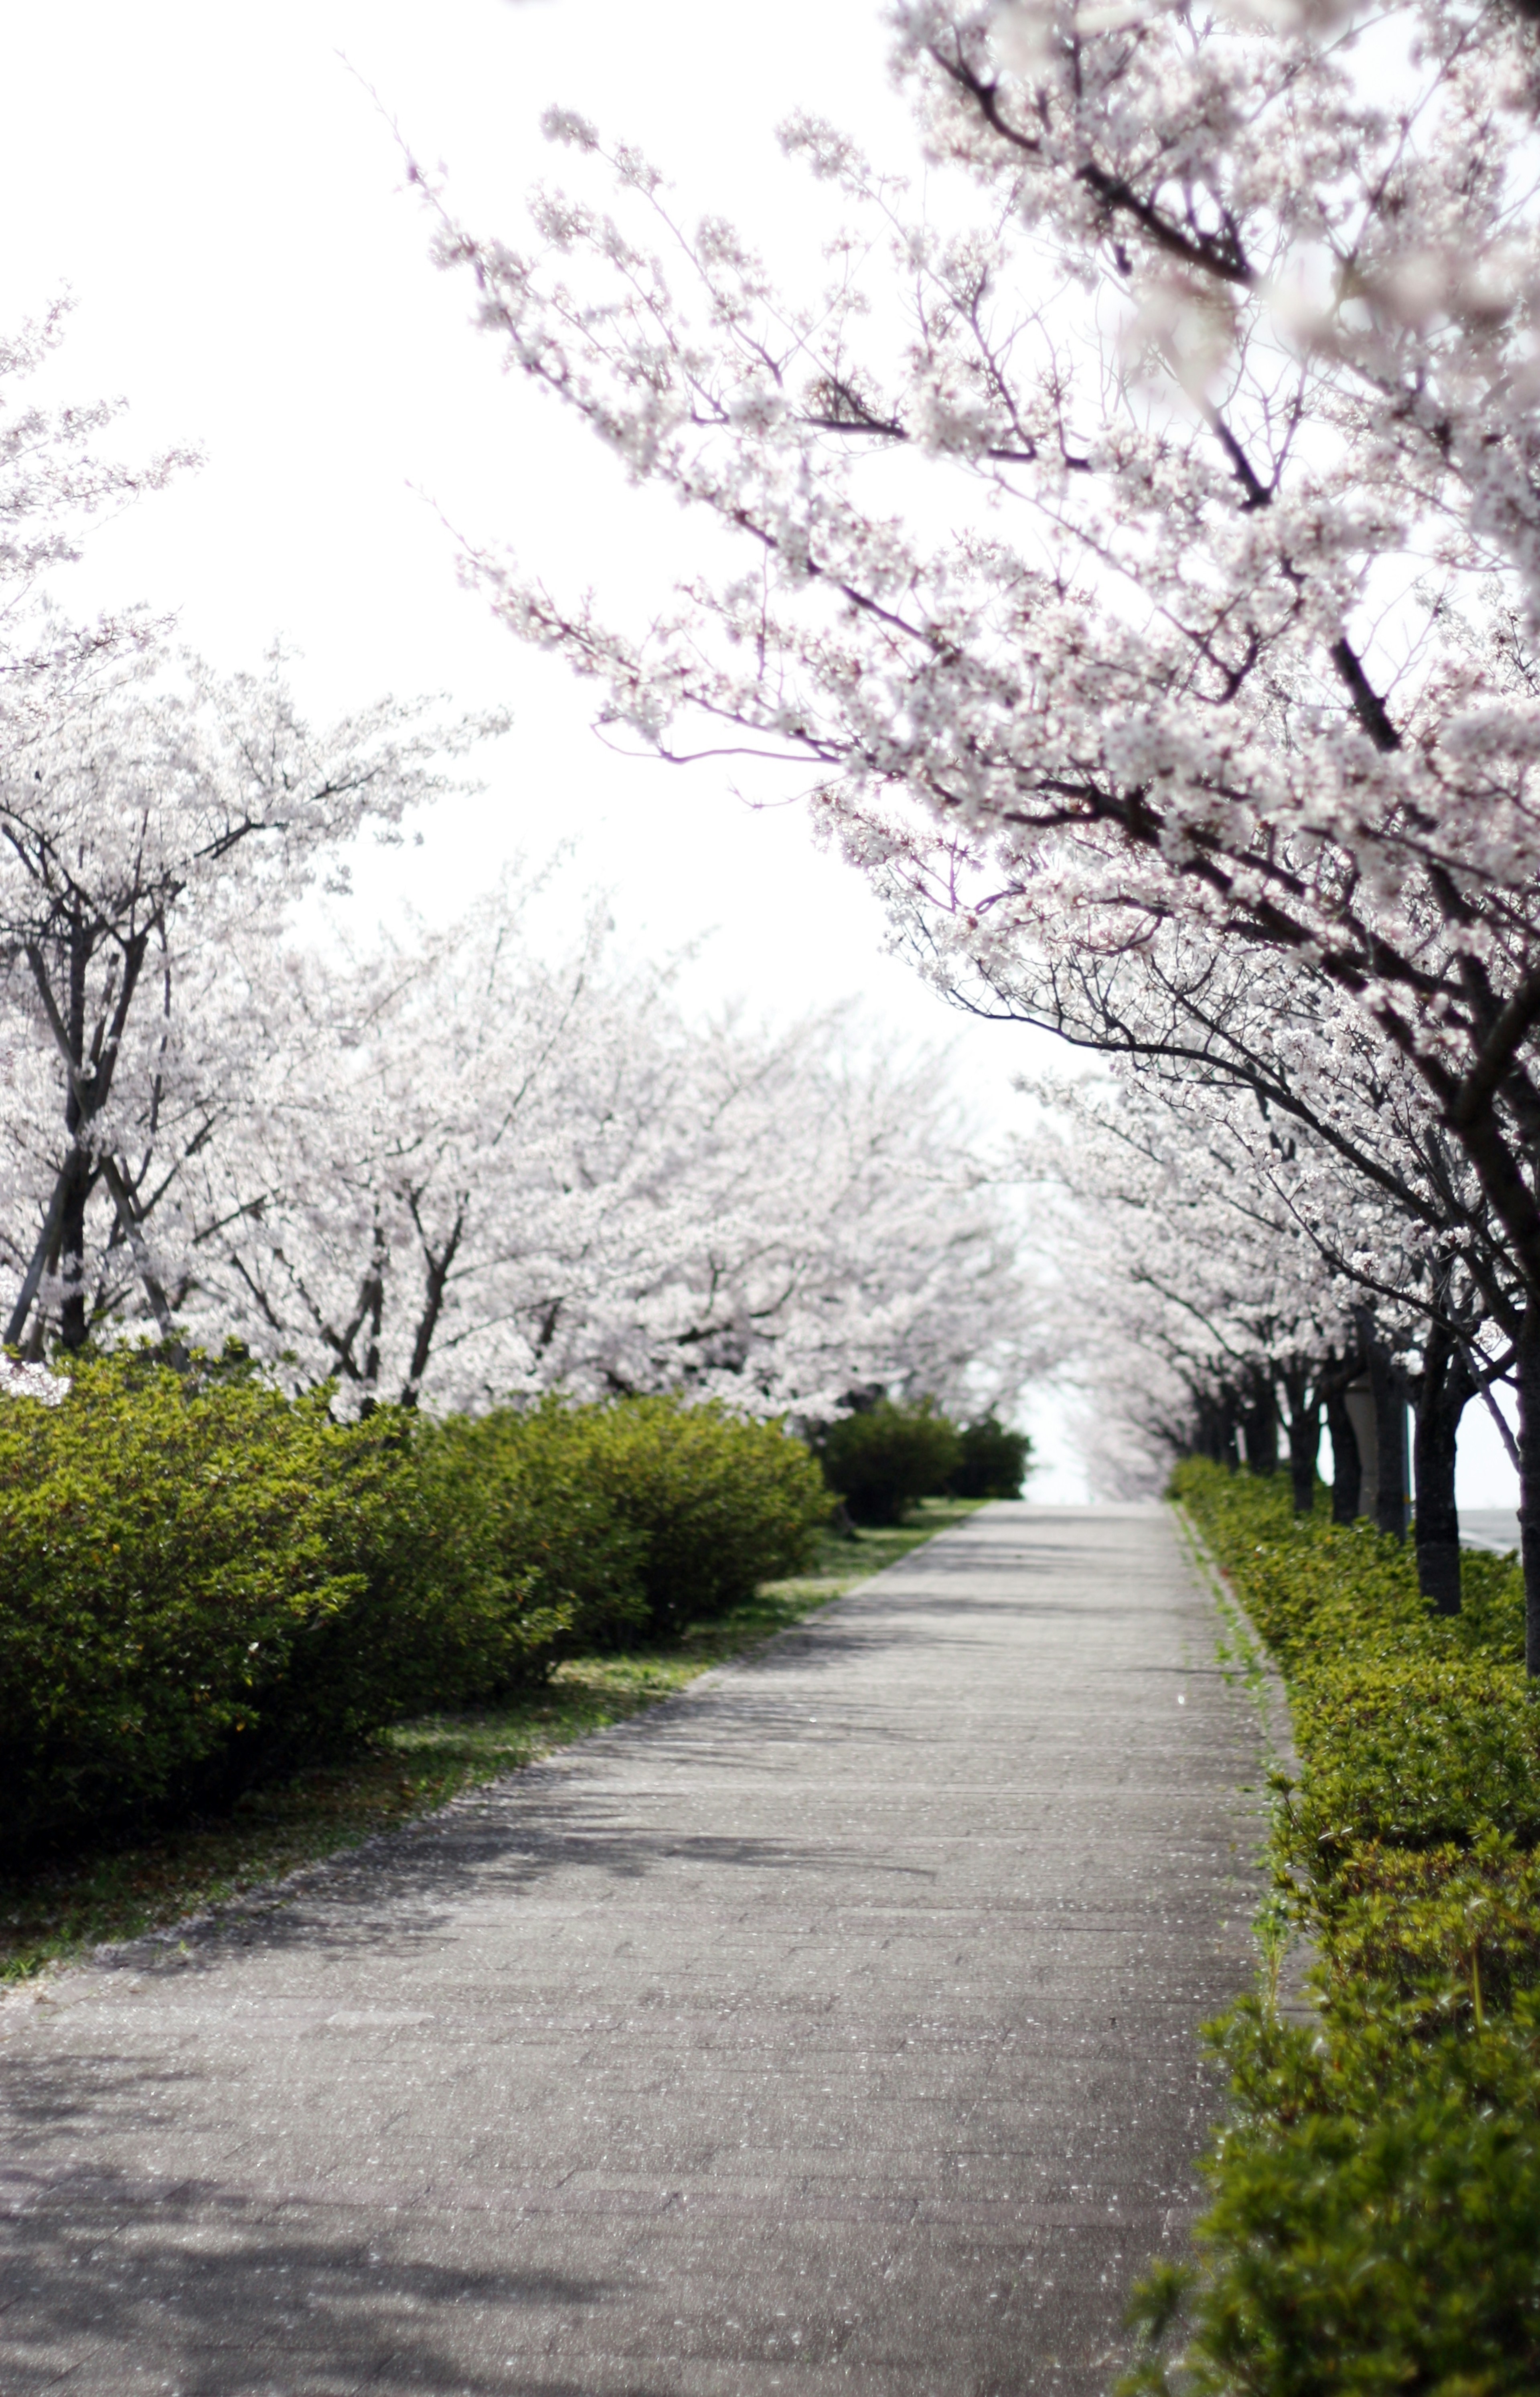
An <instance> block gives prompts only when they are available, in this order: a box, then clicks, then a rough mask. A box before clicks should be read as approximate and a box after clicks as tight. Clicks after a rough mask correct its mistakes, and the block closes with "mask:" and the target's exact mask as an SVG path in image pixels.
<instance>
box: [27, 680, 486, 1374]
mask: <svg viewBox="0 0 1540 2397" xmlns="http://www.w3.org/2000/svg"><path fill="white" fill-rule="evenodd" d="M159 663H160V669H161V670H160V672H159V673H158V674H157V675H156V676H154V679H153V680H146V679H145V677H144V669H143V664H142V663H140V664H139V665H138V666H137V667H136V670H135V671H134V672H133V673H132V674H130V675H128V676H119V677H117V678H116V679H115V680H114V682H113V683H112V684H111V685H110V686H109V687H108V688H107V689H106V690H96V689H93V690H87V691H85V692H81V691H79V690H75V691H74V692H73V693H72V694H71V696H70V699H69V703H68V704H67V705H65V706H62V707H60V708H59V709H58V710H57V713H56V716H55V717H54V719H53V720H51V721H48V720H46V721H44V722H43V723H41V724H40V725H38V726H37V728H36V729H35V730H33V731H32V732H31V734H30V735H29V736H28V737H26V738H20V737H19V738H16V739H14V740H13V743H12V745H11V748H10V752H9V755H8V757H7V758H6V759H5V760H4V770H3V771H0V961H3V979H0V994H3V1004H4V1010H5V1023H6V1032H7V1036H8V1041H9V1046H10V1049H11V1054H12V1060H13V1065H15V1066H16V1067H17V1086H18V1088H20V1087H23V1086H24V1087H25V1088H26V1090H27V1091H28V1092H29V1095H30V1099H31V1105H29V1106H28V1107H27V1108H26V1109H25V1110H23V1111H21V1112H20V1113H19V1116H18V1118H16V1132H15V1135H14V1141H15V1145H14V1146H13V1150H12V1163H13V1166H15V1167H17V1168H18V1169H20V1171H21V1173H22V1183H23V1188H25V1186H26V1184H27V1183H28V1182H29V1181H30V1184H31V1190H30V1194H29V1195H30V1196H31V1197H32V1198H33V1203H34V1205H35V1206H36V1209H37V1215H38V1216H40V1220H37V1219H36V1217H34V1220H33V1229H32V1231H31V1235H30V1240H29V1243H28V1246H27V1251H26V1253H25V1256H24V1259H23V1256H22V1253H21V1252H20V1249H17V1250H16V1252H15V1256H14V1261H15V1263H16V1264H17V1265H19V1267H20V1280H19V1286H18V1288H17V1291H16V1293H15V1297H14V1301H13V1303H12V1306H11V1308H10V1315H9V1321H8V1324H7V1332H6V1339H7V1345H10V1346H15V1345H17V1344H18V1343H20V1342H21V1341H22V1340H23V1339H24V1338H26V1337H27V1336H28V1332H29V1326H30V1327H31V1337H32V1340H33V1346H34V1347H35V1346H36V1345H37V1344H38V1343H39V1341H40V1340H41V1337H42V1332H43V1327H44V1325H45V1323H46V1322H49V1321H52V1322H56V1323H57V1325H58V1329H59V1333H60V1338H61V1339H62V1342H63V1345H64V1346H65V1347H66V1348H76V1347H79V1346H81V1345H82V1344H83V1342H84V1341H85V1339H86V1338H87V1332H88V1330H89V1327H90V1322H91V1319H92V1316H93V1314H94V1315H98V1316H100V1314H102V1313H108V1312H111V1311H113V1310H114V1307H115V1306H116V1305H117V1303H118V1300H119V1297H120V1282H121V1271H122V1269H124V1268H127V1270H129V1271H131V1272H132V1273H133V1274H134V1275H135V1277H136V1278H137V1279H138V1281H139V1283H140V1284H141V1287H142V1290H143V1292H144V1293H145V1296H146V1298H147V1299H148V1302H149V1305H150V1306H151V1309H152V1311H153V1313H154V1319H155V1321H156V1322H157V1324H158V1326H159V1328H160V1330H161V1332H162V1333H163V1335H166V1336H169V1334H170V1332H171V1319H172V1314H173V1311H174V1309H173V1302H172V1297H171V1295H170V1291H171V1284H172V1281H173V1279H174V1277H175V1274H176V1271H177V1266H176V1264H175V1262H174V1258H173V1255H172V1250H171V1249H168V1248H167V1244H166V1240H165V1239H162V1238H161V1237H160V1235H161V1231H162V1229H163V1228H165V1229H167V1230H168V1228H169V1226H170V1224H171V1221H172V1218H173V1215H174V1212H175V1211H174V1209H173V1207H172V1206H171V1205H170V1204H168V1203H167V1202H168V1194H169V1193H170V1191H171V1189H172V1186H173V1185H174V1184H175V1181H176V1178H177V1176H178V1173H179V1172H180V1171H181V1168H182V1166H183V1165H184V1163H185V1161H186V1159H187V1158H189V1157H191V1156H194V1155H195V1154H196V1153H197V1151H198V1150H199V1149H200V1148H201V1147H202V1146H203V1145H205V1144H206V1143H207V1142H208V1139H209V1138H210V1137H211V1136H212V1135H213V1134H214V1132H215V1131H216V1128H217V1127H218V1126H219V1125H220V1123H221V1120H223V1119H225V1118H228V1117H229V1116H230V1114H231V1113H232V1111H233V1110H237V1109H239V1108H240V1107H242V1106H243V1105H247V1106H248V1105H251V1104H252V1101H253V1097H254V1091H253V1090H252V1087H251V1075H252V1072H253V1069H254V1066H255V1064H256V1061H257V1055H258V1052H259V1051H261V1050H262V1049H263V1048H266V1049H267V1050H269V1051H271V1049H272V1046H273V1041H274V1036H275V1032H276V1030H277V1025H276V1024H275V1021H274V1020H273V1019H272V1018H271V1017H269V1018H268V1020H267V1021H266V1022H265V1024H264V1023H263V1021H262V1011H263V1009H264V1007H265V1005H266V998H267V995H266V994H265V993H264V992H263V991H262V989H261V982H260V976H259V978H258V979H257V981H256V984H255V985H254V981H253V967H254V964H255V961H256V959H257V958H258V957H259V955H260V954H261V951H262V949H263V946H264V944H266V946H268V947H271V945H272V942H273V937H274V933H275V931H276V930H277V929H278V928H280V927H281V926H282V925H283V924H284V923H285V921H286V920H287V918H288V916H289V915H290V913H291V912H292V909H293V908H294V906H295V904H297V902H298V899H299V897H300V895H301V892H302V891H304V890H305V889H306V888H307V887H308V885H309V883H310V881H311V880H312V878H313V877H314V876H315V872H316V870H317V864H318V861H320V860H321V859H323V858H328V859H330V860H331V861H333V862H335V861H336V860H337V859H338V857H339V854H340V852H341V851H342V850H343V849H344V848H345V846H346V845H347V844H348V843H349V842H351V841H353V840H354V839H355V838H356V837H357V836H358V834H359V832H360V831H361V830H362V829H364V828H365V827H372V828H374V829H375V830H377V831H382V832H384V833H385V834H387V835H388V834H390V833H391V832H393V831H394V830H395V827H396V826H397V825H398V824H399V822H400V819H401V817H402V815H403V813H404V811H405V810H407V809H408V807H411V806H413V805H416V804H419V803H421V802H422V801H423V800H425V799H427V798H429V797H432V796H433V795H434V794H435V792H436V791H437V790H439V789H441V788H442V787H443V786H444V782H445V779H446V778H445V775H444V771H443V760H444V757H445V754H446V752H447V751H448V750H450V749H453V748H455V747H457V746H460V747H462V746H463V745H464V742H465V740H466V739H467V738H468V737H469V729H468V728H461V729H460V730H458V731H457V732H454V733H445V732H444V731H442V730H438V729H429V728H427V727H425V726H424V725H423V724H422V721H421V716H422V711H421V710H419V709H412V708H405V707H402V706H399V705H397V704H395V703H391V702H386V703H383V704H382V705H381V706H380V707H378V708H376V709H374V710H372V711H371V712H370V713H369V714H368V715H366V716H360V717H358V718H355V719H354V720H352V721H350V722H347V723H344V724H342V725H340V726H338V727H337V728H335V729H334V730H332V731H330V732H328V733H327V734H325V735H317V734H315V733H314V732H313V731H312V730H310V729H309V727H308V726H307V725H306V724H305V723H304V721H303V719H302V718H301V716H299V714H298V713H297V711H296V709H295V707H294V704H293V703H292V701H291V699H290V697H289V695H288V691H287V690H286V688H285V686H284V683H283V679H282V676H281V674H280V673H279V671H278V670H277V667H276V665H275V666H274V668H273V670H272V671H270V672H269V673H268V674H267V675H265V676H261V677H258V676H234V677H232V678H227V679H222V680H221V679H219V678H216V677H214V676H211V675H209V674H208V672H206V671H205V670H204V669H202V668H201V667H198V666H195V665H194V666H192V667H191V668H189V669H187V670H186V672H185V674H184V675H183V676H181V677H179V678H178V679H177V680H172V679H171V678H170V676H169V675H168V673H167V663H166V662H165V661H161V662H159ZM22 1060H24V1064H21V1063H20V1061H22ZM44 1093H46V1094H47V1097H48V1098H51V1105H48V1104H44V1105H41V1106H40V1105H38V1100H39V1097H40V1096H41V1095H43V1094H44ZM16 1195H17V1197H18V1198H20V1197H21V1195H22V1194H21V1192H20V1191H18V1193H17V1194H16ZM93 1205H94V1206H97V1207H99V1208H100V1209H103V1210H104V1211H105V1212H106V1215H107V1218H108V1224H109V1225H110V1228H109V1229H107V1230H106V1231H105V1233H104V1235H102V1236H101V1237H100V1239H98V1240H97V1241H96V1242H95V1244H94V1245H95V1247H96V1249H97V1250H98V1251H99V1252H100V1262H99V1263H98V1264H97V1265H95V1267H94V1268H93V1270H94V1272H95V1279H96V1283H97V1287H96V1291H95V1294H94V1296H93V1293H92V1292H91V1291H90V1289H89V1288H88V1275H87V1251H88V1249H90V1248H91V1247H92V1246H93V1243H92V1242H91V1241H90V1239H88V1236H87V1215H88V1213H89V1212H90V1210H91V1209H92V1207H93ZM7 1216H8V1218H9V1222H10V1226H11V1229H10V1234H9V1237H10V1239H11V1241H12V1243H13V1244H14V1243H15V1242H16V1241H17V1239H19V1238H24V1237H25V1236H24V1235H23V1234H21V1233H20V1229H19V1224H20V1223H24V1219H25V1211H24V1206H23V1208H22V1209H20V1210H19V1209H18V1207H17V1206H16V1205H14V1204H13V1205H12V1206H11V1207H10V1208H8V1209H7ZM173 1247H174V1242H173Z"/></svg>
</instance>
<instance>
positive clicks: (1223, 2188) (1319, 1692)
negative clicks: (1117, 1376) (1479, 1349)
mask: <svg viewBox="0 0 1540 2397" xmlns="http://www.w3.org/2000/svg"><path fill="white" fill-rule="evenodd" d="M1172 1491H1173V1495H1175V1496H1177V1497H1178V1498H1180V1499H1181V1500H1182V1501H1183V1502H1184V1503H1185V1506H1187V1508H1188V1509H1189V1510H1190V1512H1191V1514H1192V1516H1193V1518H1194V1519H1195V1520H1196V1521H1197V1522H1198V1523H1199V1526H1200V1528H1201V1530H1202V1531H1203V1533H1204V1534H1205V1536H1206V1538H1207V1539H1208V1541H1209V1543H1210V1546H1211V1547H1212V1550H1213V1552H1214V1554H1215V1556H1216V1557H1217V1558H1218V1560H1219V1562H1220V1563H1221V1564H1222V1566H1223V1567H1224V1569H1225V1573H1226V1574H1227V1575H1228V1577H1229V1580H1230V1583H1231V1586H1232V1587H1233V1588H1234V1590H1235V1592H1236V1595H1237V1596H1238V1597H1239V1600H1241V1602H1242V1604H1243V1605H1244V1606H1245V1608H1246V1610H1247V1612H1248V1614H1250V1616H1251V1619H1252V1623H1253V1624H1254V1625H1255V1627H1256V1628H1257V1630H1258V1631H1259V1632H1260V1633H1261V1635H1262V1637H1263V1638H1264V1639H1265V1640H1266V1642H1267V1644H1268V1646H1269V1648H1270V1649H1271V1651H1272V1653H1273V1654H1274V1655H1275V1657H1276V1658H1277V1659H1278V1661H1279V1666H1280V1667H1281V1668H1282V1670H1283V1672H1284V1674H1285V1676H1286V1679H1287V1681H1288V1684H1289V1690H1290V1697H1291V1702H1292V1713H1293V1722H1294V1733H1295V1738H1296V1741H1297V1744H1298V1747H1299V1751H1300V1758H1301V1768H1300V1771H1301V1778H1300V1782H1299V1785H1298V1787H1297V1788H1291V1787H1288V1786H1283V1787H1282V1788H1280V1803H1279V1810H1278V1815H1277V1822H1276V1827H1275V1831H1274V1838H1273V1861H1274V1866H1275V1871H1276V1877H1277V1896H1276V1899H1275V1906H1276V1907H1277V1908H1278V1909H1279V1910H1280V1911H1281V1913H1282V1914H1284V1915H1285V1916H1287V1917H1292V1919H1293V1921H1294V1922H1295V1923H1296V1924H1297V1925H1299V1926H1300V1927H1302V1928H1303V1929H1305V1930H1306V1932H1307V1933H1308V1935H1309V1936H1310V1937H1311V1939H1312V1941H1313V1942H1314V1944H1315V1947H1316V1950H1317V1953H1318V1955H1319V1966H1318V1969H1317V1981H1316V1988H1317V1995H1318V1998H1319V2009H1320V2010H1319V2024H1317V2025H1310V2026H1306V2025H1302V2024H1299V2023H1297V2022H1291V2021H1286V2020H1283V2019H1281V2018H1280V2017H1279V2015H1277V2013H1276V2012H1275V2011H1274V2009H1273V2007H1272V2006H1271V2004H1270V2003H1269V2002H1266V2001H1265V2000H1248V2001H1246V2002H1243V2003H1241V2004H1240V2005H1239V2006H1237V2007H1236V2008H1235V2009H1234V2010H1233V2011H1232V2012H1231V2013H1230V2014H1229V2015H1227V2016H1225V2018H1223V2019H1222V2020H1221V2021H1220V2022H1219V2023H1218V2024H1216V2025H1214V2026H1212V2028H1211V2033H1210V2036H1211V2038H1212V2042H1213V2043H1214V2046H1215V2048H1216V2050H1217V2052H1218V2054H1219V2055H1220V2056H1221V2057H1222V2058H1223V2059H1224V2061H1225V2064H1226V2065H1227V2067H1228V2069H1229V2074H1230V2081H1231V2088H1232V2092H1233V2105H1232V2111H1231V2119H1230V2121H1229V2122H1228V2123H1227V2125H1226V2127H1225V2130H1224V2132H1223V2133H1222V2135H1221V2136H1220V2137H1219V2138H1218V2139H1217V2141H1216V2142H1215V2146H1214V2149H1213V2150H1212V2155H1211V2157H1210V2158H1209V2160H1208V2163H1207V2166H1206V2169H1207V2172H1208V2175H1209V2177H1210V2181H1211V2186H1212V2192H1213V2202H1212V2206H1211V2208H1210V2211H1209V2212H1208V2214H1207V2216H1205V2218H1204V2220H1203V2222H1202V2224H1201V2225H1200V2227H1199V2240H1198V2254H1199V2262H1198V2265H1197V2267H1196V2268H1195V2269H1191V2270H1188V2269H1185V2268H1176V2267H1161V2268H1160V2269H1158V2270H1157V2271H1156V2272H1155V2273H1153V2274H1152V2275H1150V2276H1149V2278H1148V2279H1147V2280H1146V2282H1145V2283H1144V2285H1143V2288H1142V2290H1141V2293H1140V2296H1139V2298H1138V2301H1137V2306H1136V2319H1137V2320H1138V2321H1139V2323H1140V2324H1141V2327H1142V2329H1143V2332H1144V2334H1145V2341H1144V2350H1143V2361H1142V2362H1141V2364H1139V2366H1138V2367H1137V2369H1136V2370H1135V2371H1134V2372H1133V2373H1132V2376H1131V2377H1129V2379H1128V2380H1127V2381H1126V2382H1125V2383H1124V2384H1123V2385H1124V2387H1125V2389H1126V2390H1129V2391H1131V2392H1132V2391H1140V2392H1154V2391H1160V2392H1168V2391H1171V2390H1187V2391H1191V2392H1193V2393H1194V2397H1199V2392H1201V2397H1220V2392H1225V2397H1231V2392H1241V2391H1245V2392H1248V2393H1249V2397H1250V2392H1255V2397H1318V2392H1319V2391H1322V2390H1344V2391H1348V2390H1350V2391H1355V2392H1358V2391H1362V2392H1366V2397H1367V2392H1369V2391H1371V2390H1373V2391H1375V2392H1381V2391H1389V2390H1416V2391H1426V2392H1429V2397H1432V2393H1433V2392H1438V2397H1497V2392H1507V2391H1513V2392H1517V2391H1520V2390H1525V2391H1533V2390H1534V2389H1535V2388H1536V2387H1540V1859H1537V1857H1536V1855H1535V1854H1534V1853H1533V1851H1534V1850H1535V1849H1536V1847H1537V1845H1540V1702H1537V1700H1536V1697H1535V1694H1534V1693H1533V1691H1532V1689H1531V1687H1530V1685H1529V1684H1528V1682H1527V1681H1526V1679H1525V1675H1524V1672H1523V1667H1522V1662H1521V1659H1522V1653H1523V1640H1522V1591H1521V1588H1520V1582H1519V1575H1518V1571H1517V1567H1516V1565H1515V1564H1514V1563H1513V1561H1512V1560H1507V1559H1499V1558H1493V1557H1467V1558H1466V1560H1465V1568H1464V1585H1465V1587H1464V1600H1465V1602H1464V1605H1463V1608H1462V1611H1461V1613H1460V1614H1458V1615H1456V1616H1453V1617H1448V1618H1440V1617H1436V1616H1434V1615H1432V1614H1429V1612H1428V1609H1427V1606H1426V1602H1425V1601H1424V1600H1422V1599H1421V1598H1420V1597H1419V1595H1418V1592H1417V1587H1416V1573H1415V1567H1414V1563H1413V1559H1412V1557H1411V1556H1410V1554H1409V1553H1408V1552H1407V1551H1406V1550H1405V1549H1403V1548H1401V1547H1399V1546H1398V1545H1397V1544H1396V1543H1395V1542H1393V1541H1391V1540H1388V1539H1386V1538H1385V1537H1383V1536H1382V1535H1381V1534H1380V1533H1377V1532H1375V1531H1374V1530H1373V1529H1372V1528H1370V1527H1369V1526H1368V1525H1367V1524H1355V1525H1352V1526H1350V1527H1336V1526H1333V1525H1332V1523H1331V1521H1330V1520H1328V1518H1327V1516H1326V1514H1325V1512H1324V1510H1323V1509H1318V1511H1317V1513H1316V1514H1315V1516H1314V1517H1310V1518H1305V1519H1296V1518H1294V1516H1293V1514H1292V1503H1291V1493H1290V1487H1289V1482H1288V1479H1287V1477H1286V1476H1279V1477H1277V1478H1272V1477H1268V1478H1263V1477H1260V1476H1253V1475H1249V1474H1244V1473H1241V1474H1229V1473H1226V1472H1225V1471H1224V1470H1223V1469H1222V1468H1220V1467H1219V1466H1212V1465H1210V1464H1208V1463H1206V1462H1196V1463H1187V1464H1185V1465H1183V1466H1181V1467H1179V1469H1178V1471H1177V1473H1176V1475H1175V1477H1174V1480H1173V1484H1172Z"/></svg>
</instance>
